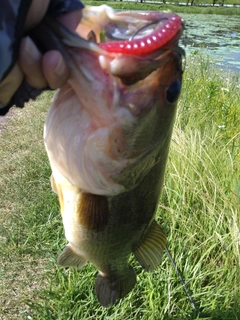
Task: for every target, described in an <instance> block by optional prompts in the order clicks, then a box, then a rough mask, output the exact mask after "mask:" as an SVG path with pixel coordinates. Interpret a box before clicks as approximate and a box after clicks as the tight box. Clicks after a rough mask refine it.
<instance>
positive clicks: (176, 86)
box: [166, 79, 181, 103]
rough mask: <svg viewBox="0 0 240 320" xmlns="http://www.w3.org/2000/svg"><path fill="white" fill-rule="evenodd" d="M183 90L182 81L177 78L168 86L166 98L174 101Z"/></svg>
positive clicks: (170, 101) (171, 101)
mask: <svg viewBox="0 0 240 320" xmlns="http://www.w3.org/2000/svg"><path fill="white" fill-rule="evenodd" d="M180 91H181V81H180V80H179V79H176V80H175V81H173V83H172V84H170V86H169V87H168V89H167V91H166V99H167V101H168V102H169V103H173V102H175V101H176V100H177V98H178V96H179V94H180Z"/></svg>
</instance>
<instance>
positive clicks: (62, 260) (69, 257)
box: [58, 244, 87, 269]
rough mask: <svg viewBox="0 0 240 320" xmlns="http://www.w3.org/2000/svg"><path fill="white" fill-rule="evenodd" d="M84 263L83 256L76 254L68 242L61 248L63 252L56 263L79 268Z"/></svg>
mask: <svg viewBox="0 0 240 320" xmlns="http://www.w3.org/2000/svg"><path fill="white" fill-rule="evenodd" d="M86 263H87V261H86V260H85V259H84V258H83V257H81V256H79V255H78V254H76V253H75V252H74V251H73V250H72V248H71V246H70V245H69V244H68V245H67V246H66V247H65V248H64V249H63V252H62V253H61V254H60V256H59V258H58V264H59V265H60V266H63V267H74V268H77V269H81V268H82V267H84V266H85V264H86Z"/></svg>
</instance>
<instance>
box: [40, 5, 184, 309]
mask: <svg viewBox="0 0 240 320" xmlns="http://www.w3.org/2000/svg"><path fill="white" fill-rule="evenodd" d="M55 27H56V26H51V28H52V30H54V33H55V34H56V35H57V37H58V38H61V43H62V44H64V45H63V46H64V48H65V49H66V50H65V56H66V57H67V59H68V63H69V65H70V67H71V76H70V78H69V81H68V83H67V84H65V85H64V86H63V87H62V88H61V89H60V90H59V91H58V93H57V94H56V96H55V98H54V101H53V103H52V105H51V107H50V109H49V111H48V115H47V119H46V123H45V131H44V141H45V146H46V150H47V154H48V157H49V160H50V164H51V168H52V177H51V184H52V188H53V190H54V191H55V192H56V193H57V194H58V197H59V202H60V207H61V214H62V219H63V224H64V229H65V236H66V238H67V240H68V244H67V246H66V247H65V249H64V250H63V252H62V254H61V255H60V257H59V259H58V263H59V264H60V265H62V266H65V267H76V268H82V267H83V266H84V265H85V264H86V263H87V262H88V261H90V262H91V263H92V264H93V265H94V266H95V267H96V268H97V269H98V270H99V273H98V275H97V279H96V284H95V289H96V293H97V297H98V300H99V302H100V303H101V304H102V305H103V306H105V307H107V306H112V305H113V304H114V303H115V302H116V300H117V299H119V298H122V297H124V296H125V295H126V294H127V293H128V292H130V291H131V290H132V288H133V287H134V285H135V283H136V275H135V272H134V270H133V268H132V267H131V266H130V265H129V263H128V260H129V256H130V254H131V253H134V255H135V257H136V259H137V260H138V261H139V263H140V264H141V266H142V267H143V268H144V269H145V270H146V271H151V270H154V269H155V268H156V267H157V266H158V265H159V263H160V261H161V257H162V254H163V250H164V246H165V243H166V236H165V234H164V232H163V230H162V229H161V228H160V226H159V225H158V224H157V222H156V221H155V219H154V218H155V212H156V209H157V206H158V202H159V197H160V193H161V189H162V185H163V178H164V171H165V166H166V162H167V156H168V150H169V144H170V141H171V134H172V129H173V124H174V118H175V113H176V106H177V100H178V97H179V94H180V90H181V82H182V73H183V71H182V59H181V58H182V54H183V50H181V49H180V48H179V47H178V40H179V38H180V36H181V34H182V31H183V23H182V20H181V18H180V17H179V16H177V15H175V14H173V13H162V12H124V13H117V12H114V11H113V10H112V9H111V8H110V7H107V6H105V5H104V6H100V7H86V8H85V9H84V14H83V20H82V22H81V24H80V26H79V30H80V33H82V36H84V37H86V38H88V39H90V40H84V39H80V38H79V37H78V36H77V35H73V34H70V33H69V32H67V31H66V30H65V29H64V28H61V30H59V29H58V27H59V26H58V27H56V28H55ZM102 31H104V37H105V42H103V43H100V42H99V41H100V34H101V33H102ZM89 32H90V33H89Z"/></svg>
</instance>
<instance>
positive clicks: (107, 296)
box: [95, 266, 136, 307]
mask: <svg viewBox="0 0 240 320" xmlns="http://www.w3.org/2000/svg"><path fill="white" fill-rule="evenodd" d="M135 283H136V274H135V272H134V270H133V268H132V267H130V266H129V269H128V270H127V272H126V273H124V275H123V276H119V277H118V276H116V275H114V276H108V275H105V274H103V273H102V272H99V273H98V275H97V279H96V284H95V290H96V294H97V297H98V301H99V302H100V303H101V305H102V306H103V307H111V306H113V305H114V304H115V302H116V300H117V299H120V298H123V297H125V296H126V295H127V294H128V293H129V292H130V291H131V290H132V289H133V287H134V286H135Z"/></svg>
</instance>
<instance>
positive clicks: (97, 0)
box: [84, 0, 240, 15]
mask: <svg viewBox="0 0 240 320" xmlns="http://www.w3.org/2000/svg"><path fill="white" fill-rule="evenodd" d="M172 2H174V1H172ZM179 2H181V3H182V2H184V1H179ZM185 2H186V1H185ZM84 4H85V5H91V6H100V5H101V4H107V5H108V6H110V7H112V8H114V9H117V10H126V11H127V10H160V11H164V10H170V11H172V12H176V13H192V14H197V13H200V14H221V15H240V8H234V7H232V8H227V7H211V6H208V7H203V6H202V7H201V6H198V5H196V6H190V5H188V6H186V5H179V4H178V3H176V4H163V2H160V1H159V2H158V1H156V2H154V3H148V2H144V1H143V2H140V1H134V2H133V1H131V2H128V1H102V0H86V1H84Z"/></svg>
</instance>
